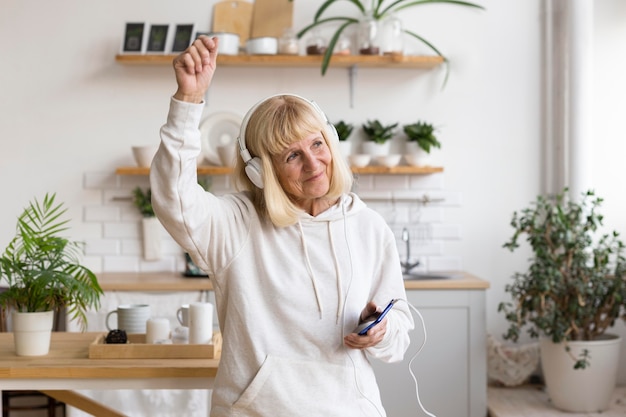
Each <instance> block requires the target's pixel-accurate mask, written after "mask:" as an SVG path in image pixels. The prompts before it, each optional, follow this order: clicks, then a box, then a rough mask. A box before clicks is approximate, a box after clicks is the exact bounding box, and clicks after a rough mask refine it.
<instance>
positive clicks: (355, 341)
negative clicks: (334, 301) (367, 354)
mask: <svg viewBox="0 0 626 417" xmlns="http://www.w3.org/2000/svg"><path fill="white" fill-rule="evenodd" d="M381 312H382V309H381V308H380V307H378V306H377V305H376V303H375V302H373V301H370V302H369V303H367V305H366V306H365V308H364V309H363V311H361V320H360V321H359V324H360V323H363V322H364V321H367V320H374V319H375V318H376V317H378V315H379V314H380V313H381ZM386 332H387V317H385V318H383V319H382V320H381V321H380V323H378V324H377V325H376V326H374V327H372V328H371V329H369V330H368V331H367V334H366V335H364V336H359V335H358V334H357V333H350V334H349V335H347V336H345V337H344V338H343V343H344V344H345V345H346V346H347V347H349V348H351V349H366V348H369V347H372V346H376V345H377V344H378V343H380V342H381V341H382V340H383V337H385V333H386Z"/></svg>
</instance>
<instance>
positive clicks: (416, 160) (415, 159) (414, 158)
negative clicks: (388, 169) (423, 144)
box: [404, 153, 423, 167]
mask: <svg viewBox="0 0 626 417" xmlns="http://www.w3.org/2000/svg"><path fill="white" fill-rule="evenodd" d="M404 159H405V161H406V163H407V164H409V165H411V166H413V167H416V166H419V165H423V164H422V163H421V160H422V157H421V156H420V154H416V153H407V154H404Z"/></svg>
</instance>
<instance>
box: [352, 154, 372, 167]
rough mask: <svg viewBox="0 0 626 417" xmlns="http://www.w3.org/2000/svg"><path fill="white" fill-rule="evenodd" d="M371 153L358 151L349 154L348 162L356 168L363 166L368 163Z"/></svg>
mask: <svg viewBox="0 0 626 417" xmlns="http://www.w3.org/2000/svg"><path fill="white" fill-rule="evenodd" d="M371 160H372V155H370V154H367V153H359V154H352V155H350V164H351V165H352V166H355V167H357V168H363V167H366V166H368V165H369V163H370V161H371Z"/></svg>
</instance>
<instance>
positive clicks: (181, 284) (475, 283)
mask: <svg viewBox="0 0 626 417" xmlns="http://www.w3.org/2000/svg"><path fill="white" fill-rule="evenodd" d="M444 273H445V272H444ZM448 273H452V274H455V275H458V276H459V278H453V279H433V280H411V281H409V280H407V281H405V284H404V287H405V288H406V289H407V290H485V289H487V288H489V282H487V281H485V280H483V279H480V278H478V277H476V276H474V275H472V274H469V273H467V272H459V271H456V272H454V271H453V272H448ZM97 275H98V282H99V283H100V286H101V287H102V289H103V290H104V291H211V290H213V286H212V285H211V281H210V280H209V279H208V278H188V277H184V276H183V275H182V274H180V273H175V272H148V273H134V272H120V273H101V274H97Z"/></svg>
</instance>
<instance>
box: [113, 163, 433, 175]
mask: <svg viewBox="0 0 626 417" xmlns="http://www.w3.org/2000/svg"><path fill="white" fill-rule="evenodd" d="M232 172H233V170H232V168H229V167H217V166H199V167H198V175H230V174H231V173H232ZM352 172H353V173H355V174H377V175H394V174H395V175H398V174H408V175H425V174H434V173H437V172H443V167H431V166H421V167H414V166H405V165H400V166H397V167H393V168H387V167H384V166H375V165H372V166H366V167H362V168H357V167H352ZM115 173H116V174H117V175H148V174H150V168H148V167H119V168H117V169H116V170H115Z"/></svg>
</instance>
